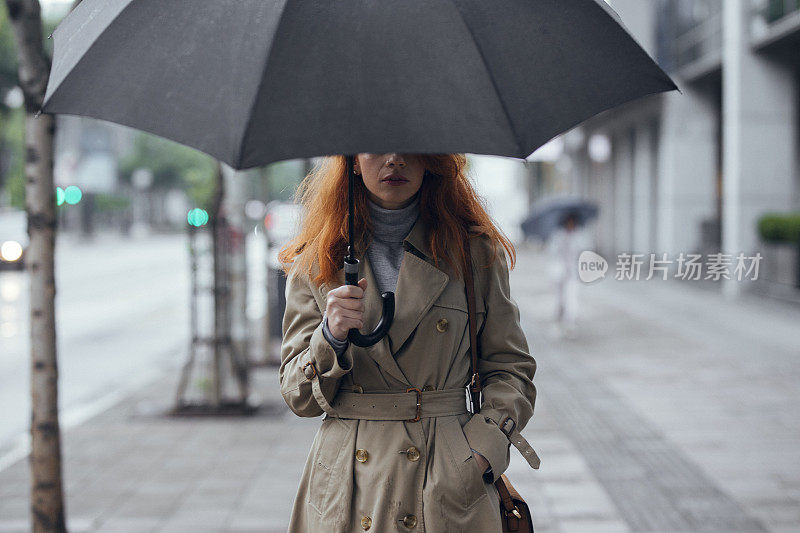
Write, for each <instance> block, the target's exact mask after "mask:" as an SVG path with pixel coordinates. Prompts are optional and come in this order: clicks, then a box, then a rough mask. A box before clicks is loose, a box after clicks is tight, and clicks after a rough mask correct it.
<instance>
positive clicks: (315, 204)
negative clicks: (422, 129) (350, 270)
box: [278, 154, 516, 285]
mask: <svg viewBox="0 0 800 533" xmlns="http://www.w3.org/2000/svg"><path fill="white" fill-rule="evenodd" d="M420 158H421V160H422V163H423V165H424V166H425V169H426V172H425V176H424V178H423V180H422V186H421V187H420V191H419V194H420V202H419V211H420V216H421V217H422V218H423V220H424V222H425V223H426V225H427V226H428V228H429V235H428V245H429V247H430V250H431V253H432V255H433V258H434V263H435V265H436V266H437V267H438V266H439V263H440V260H441V259H445V260H446V261H447V262H448V263H449V264H450V265H451V266H452V267H453V269H454V270H456V271H458V272H459V273H461V275H462V277H463V266H462V265H464V264H465V259H466V250H465V247H464V239H466V238H467V228H468V227H469V226H478V228H477V230H478V231H477V233H474V232H473V233H471V235H470V238H473V237H477V236H480V235H486V236H488V237H489V239H490V241H491V242H492V243H494V244H498V243H499V244H501V245H502V246H503V247H504V248H505V249H506V252H507V255H508V257H509V258H510V260H511V268H512V269H513V268H514V264H515V263H516V252H515V250H514V245H513V244H512V243H511V241H510V240H509V239H508V237H506V236H505V235H504V234H503V233H502V232H501V231H500V230H499V229H498V228H497V227H496V226H495V225H494V223H493V222H492V219H491V217H490V216H489V214H488V213H487V212H486V209H485V208H484V206H483V201H482V200H481V198H480V197H479V196H478V194H477V193H476V192H475V189H473V187H472V184H471V183H470V181H469V179H468V178H467V176H466V173H465V168H466V165H467V158H466V156H465V155H463V154H420ZM353 192H354V195H353V204H354V212H353V215H354V220H355V222H354V226H355V227H354V230H355V231H354V232H353V233H354V239H355V240H356V243H355V246H356V250H366V248H367V246H369V242H370V236H371V233H372V231H371V229H372V225H371V221H370V219H369V211H368V210H367V188H366V186H365V185H364V182H363V180H361V179H356V180H355V183H354V187H353ZM295 201H297V202H299V203H300V204H301V205H302V206H303V207H304V216H303V221H302V224H301V227H300V230H299V233H298V234H297V235H296V236H295V238H294V239H292V240H290V241H289V242H288V243H287V244H286V245H285V246H284V247H283V248H281V250H280V252H279V254H278V260H279V261H280V262H281V263H282V265H283V270H284V272H285V273H286V274H287V275H290V274H291V273H292V271H294V270H295V269H299V270H300V271H302V272H304V273H306V274H307V275H308V277H309V278H311V277H312V275H313V273H314V264H315V262H316V264H317V265H318V266H319V270H318V274H317V275H316V276H314V277H313V278H312V280H313V282H314V283H316V284H317V285H321V284H322V283H333V282H336V281H337V278H336V273H337V272H338V271H339V269H340V268H341V267H342V261H343V259H344V256H345V254H346V253H347V238H348V237H347V223H348V222H347V220H348V218H347V166H346V159H345V156H342V155H335V156H328V157H325V158H323V159H322V162H321V163H320V164H319V165H317V166H316V167H315V168H314V169H313V170H312V171H311V172H310V173H309V174H308V175H307V176H306V177H305V178H304V179H303V181H302V183H301V184H300V186H299V187H298V189H297V193H296V195H295ZM493 248H494V254H493V256H492V261H494V259H495V257H496V255H497V247H496V245H495V246H493ZM489 264H491V262H490V263H489Z"/></svg>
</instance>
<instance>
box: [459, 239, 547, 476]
mask: <svg viewBox="0 0 800 533" xmlns="http://www.w3.org/2000/svg"><path fill="white" fill-rule="evenodd" d="M489 253H490V252H489ZM479 261H480V260H479ZM483 261H484V262H485V260H483ZM476 270H477V271H478V272H481V273H482V274H483V275H481V277H482V278H483V279H484V280H485V281H484V283H483V284H482V286H483V298H484V307H485V309H486V316H485V320H484V323H483V326H482V327H481V330H480V331H479V332H478V345H479V347H480V350H479V352H478V353H479V359H478V373H479V375H480V379H481V383H482V385H483V402H482V406H481V410H480V412H479V413H477V414H475V415H473V416H472V418H471V419H470V420H469V421H468V422H467V423H466V424H465V425H464V427H463V430H464V435H465V436H466V438H467V442H469V445H470V447H471V448H474V449H475V450H477V451H478V452H479V453H481V454H482V455H483V456H484V457H486V459H487V461H488V462H489V465H490V466H491V473H487V474H486V475H485V478H486V480H487V481H491V482H494V481H496V480H497V479H498V478H499V477H500V475H501V474H502V473H503V472H505V470H506V469H507V468H508V464H509V460H510V454H509V452H510V444H514V445H515V447H516V448H517V449H519V451H520V452H521V453H522V454H523V457H525V459H526V460H527V461H528V463H529V464H530V465H531V466H532V467H533V468H538V467H539V458H538V456H537V455H536V452H535V451H533V448H531V446H530V445H529V444H528V443H527V441H525V439H524V438H523V437H522V435H520V434H519V432H520V430H522V429H523V428H524V427H525V426H526V424H527V423H528V421H529V420H530V418H531V417H532V416H533V406H534V403H535V401H536V387H535V386H534V384H533V375H534V373H535V372H536V361H535V360H534V358H533V357H532V356H531V355H530V352H529V350H528V342H527V340H526V338H525V333H524V332H523V330H522V326H521V324H520V313H519V308H518V306H517V304H516V302H515V301H514V300H513V298H512V297H511V290H510V285H509V272H508V265H507V263H506V255H505V250H504V249H503V248H502V247H498V253H497V257H496V259H495V261H494V262H493V263H492V265H491V267H490V268H489V269H488V271H487V270H486V269H483V270H481V268H480V267H479V268H477V269H476ZM477 280H478V277H477V276H476V282H477ZM476 292H477V291H476ZM476 296H477V297H480V294H476ZM501 424H502V425H503V427H504V428H505V429H506V431H505V432H504V431H503V430H501V428H500V426H501ZM490 478H491V479H490Z"/></svg>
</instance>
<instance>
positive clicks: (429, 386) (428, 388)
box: [422, 385, 436, 390]
mask: <svg viewBox="0 0 800 533" xmlns="http://www.w3.org/2000/svg"><path fill="white" fill-rule="evenodd" d="M422 390H436V387H434V386H433V385H425V386H424V387H422Z"/></svg>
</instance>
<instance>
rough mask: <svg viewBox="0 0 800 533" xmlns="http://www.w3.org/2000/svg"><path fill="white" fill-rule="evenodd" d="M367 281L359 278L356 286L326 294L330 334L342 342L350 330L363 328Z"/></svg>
mask: <svg viewBox="0 0 800 533" xmlns="http://www.w3.org/2000/svg"><path fill="white" fill-rule="evenodd" d="M365 290H367V279H366V278H361V279H360V280H359V281H358V285H342V286H341V287H337V288H335V289H333V290H332V291H330V292H329V293H328V300H327V302H326V304H325V314H326V315H327V317H328V329H329V330H330V332H331V334H332V335H333V336H334V337H336V338H337V339H339V340H340V341H343V340H345V339H347V334H348V333H349V332H350V328H356V329H361V328H363V327H364V291H365Z"/></svg>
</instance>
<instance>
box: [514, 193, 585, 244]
mask: <svg viewBox="0 0 800 533" xmlns="http://www.w3.org/2000/svg"><path fill="white" fill-rule="evenodd" d="M599 212H600V209H599V208H598V206H597V203H596V202H593V201H590V200H584V199H582V198H579V197H573V196H567V197H556V198H548V199H547V200H544V201H542V202H539V203H537V204H536V205H534V206H533V209H531V212H530V214H529V215H528V216H527V217H526V218H525V220H523V221H522V224H521V227H522V231H523V232H524V233H525V236H526V237H529V236H534V237H539V238H541V239H542V240H547V239H548V238H549V237H550V235H551V234H552V233H553V232H554V231H555V230H557V229H558V228H560V227H562V226H563V224H564V221H565V219H566V218H567V217H568V216H569V215H572V216H573V217H574V219H575V224H576V225H577V226H585V225H586V224H588V223H589V222H590V221H592V220H594V219H595V218H596V217H597V215H598V214H599Z"/></svg>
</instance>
